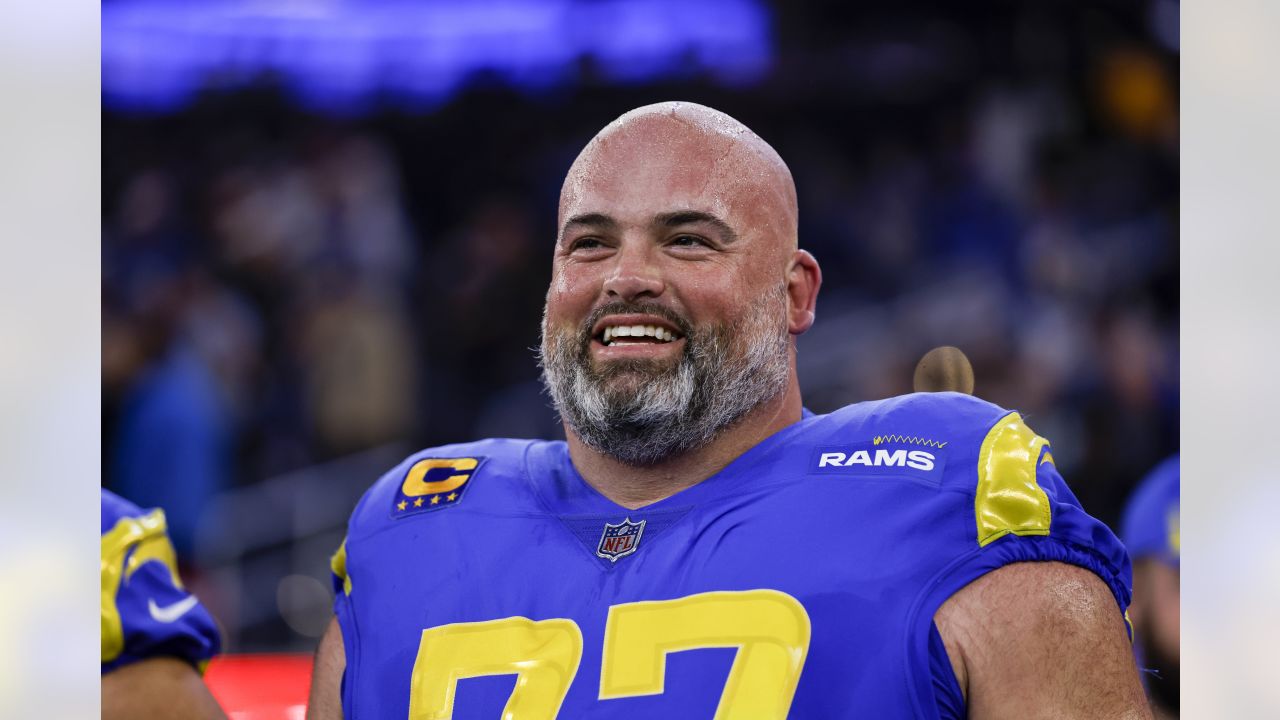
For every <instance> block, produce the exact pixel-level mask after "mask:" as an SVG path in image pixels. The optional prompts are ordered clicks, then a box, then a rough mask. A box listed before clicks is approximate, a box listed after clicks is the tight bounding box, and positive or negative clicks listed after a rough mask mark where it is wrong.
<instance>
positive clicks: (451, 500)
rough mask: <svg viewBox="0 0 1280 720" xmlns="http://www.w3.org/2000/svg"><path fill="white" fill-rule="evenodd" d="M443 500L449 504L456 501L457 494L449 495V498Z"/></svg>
mask: <svg viewBox="0 0 1280 720" xmlns="http://www.w3.org/2000/svg"><path fill="white" fill-rule="evenodd" d="M445 499H446V500H448V501H449V502H453V501H454V500H457V499H458V493H449V497H447V498H445Z"/></svg>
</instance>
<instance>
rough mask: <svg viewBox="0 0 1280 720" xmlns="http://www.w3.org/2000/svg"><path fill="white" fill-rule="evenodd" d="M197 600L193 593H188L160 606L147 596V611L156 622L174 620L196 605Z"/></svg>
mask: <svg viewBox="0 0 1280 720" xmlns="http://www.w3.org/2000/svg"><path fill="white" fill-rule="evenodd" d="M197 602H199V600H197V599H196V596H195V595H188V596H187V597H186V598H184V599H182V600H179V601H178V602H176V603H174V604H172V605H166V606H165V607H160V606H159V605H156V601H155V600H154V599H152V598H147V612H149V613H151V619H152V620H155V621H156V622H162V623H171V622H173V621H174V620H177V619H178V618H180V617H182V616H183V615H186V614H187V611H188V610H190V609H191V608H193V607H195V606H196V603H197Z"/></svg>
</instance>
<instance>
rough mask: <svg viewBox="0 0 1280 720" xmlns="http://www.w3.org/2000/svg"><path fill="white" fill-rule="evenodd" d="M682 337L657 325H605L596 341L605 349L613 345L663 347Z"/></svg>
mask: <svg viewBox="0 0 1280 720" xmlns="http://www.w3.org/2000/svg"><path fill="white" fill-rule="evenodd" d="M681 337H683V336H682V335H679V334H678V333H674V332H672V331H670V330H668V329H666V328H664V327H659V326H657V325H606V326H605V327H604V329H603V330H602V331H601V332H600V333H599V334H597V335H596V340H599V341H600V343H601V344H603V345H604V346H606V347H613V346H615V345H642V344H649V345H663V344H666V343H670V342H675V341H676V340H679V339H680V338H681Z"/></svg>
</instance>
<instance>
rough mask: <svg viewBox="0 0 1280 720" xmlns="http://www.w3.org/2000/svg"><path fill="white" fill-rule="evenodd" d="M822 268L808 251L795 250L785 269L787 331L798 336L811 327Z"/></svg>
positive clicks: (815, 309) (816, 304)
mask: <svg viewBox="0 0 1280 720" xmlns="http://www.w3.org/2000/svg"><path fill="white" fill-rule="evenodd" d="M820 287H822V268H820V267H818V261H817V259H816V258H814V257H813V255H812V254H810V253H809V251H808V250H796V251H795V254H794V255H792V256H791V266H790V267H789V268H788V269H787V329H788V330H789V331H790V332H791V334H792V335H799V334H801V333H803V332H804V331H806V330H808V329H809V328H810V327H813V320H814V318H815V317H816V312H817V307H818V288H820Z"/></svg>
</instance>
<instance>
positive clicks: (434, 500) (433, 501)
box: [431, 495, 440, 505]
mask: <svg viewBox="0 0 1280 720" xmlns="http://www.w3.org/2000/svg"><path fill="white" fill-rule="evenodd" d="M431 504H432V505H439V504H440V496H439V495H436V496H435V497H433V498H431Z"/></svg>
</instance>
